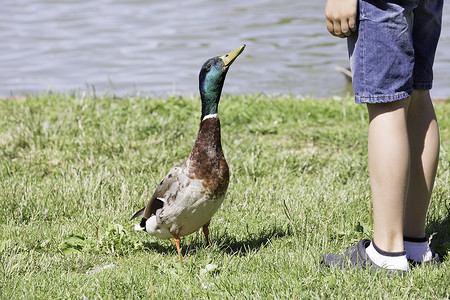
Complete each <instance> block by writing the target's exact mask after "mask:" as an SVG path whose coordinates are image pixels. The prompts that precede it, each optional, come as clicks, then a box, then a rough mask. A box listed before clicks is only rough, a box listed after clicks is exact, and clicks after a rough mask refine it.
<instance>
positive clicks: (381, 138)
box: [367, 97, 411, 252]
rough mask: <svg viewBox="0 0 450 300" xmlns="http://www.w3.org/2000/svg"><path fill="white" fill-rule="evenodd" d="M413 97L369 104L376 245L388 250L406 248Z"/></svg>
mask: <svg viewBox="0 0 450 300" xmlns="http://www.w3.org/2000/svg"><path fill="white" fill-rule="evenodd" d="M410 99H411V98H410V97H408V98H406V99H403V100H399V101H394V102H389V103H377V104H368V105H367V107H368V111H369V119H370V124H369V142H368V147H369V175H370V185H371V190H372V201H373V215H374V235H373V240H374V241H375V243H376V245H377V246H378V247H379V248H380V249H382V250H384V251H388V252H400V251H403V250H404V247H403V218H404V208H405V198H406V192H407V190H408V182H409V159H410V149H409V140H408V127H407V114H408V105H409V103H410Z"/></svg>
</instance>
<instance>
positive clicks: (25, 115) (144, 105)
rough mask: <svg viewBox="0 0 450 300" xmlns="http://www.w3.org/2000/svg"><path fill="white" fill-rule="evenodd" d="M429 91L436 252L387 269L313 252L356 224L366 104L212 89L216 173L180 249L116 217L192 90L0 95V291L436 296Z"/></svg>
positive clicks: (441, 236) (175, 136) (184, 148)
mask: <svg viewBox="0 0 450 300" xmlns="http://www.w3.org/2000/svg"><path fill="white" fill-rule="evenodd" d="M435 107H436V112H437V115H438V120H439V123H440V131H441V154H440V155H441V156H440V163H439V169H438V175H437V179H436V184H435V189H434V193H433V197H432V203H431V206H430V209H429V214H428V221H427V234H428V235H429V236H430V237H432V241H431V243H432V246H433V247H434V248H435V249H436V250H437V251H438V252H439V253H440V256H441V260H442V261H443V264H442V265H441V267H440V268H422V267H419V268H415V269H413V270H412V271H411V272H409V273H408V274H407V275H406V276H404V277H394V278H387V277H386V276H385V275H384V274H381V273H376V274H370V273H369V272H366V271H359V272H358V271H356V270H335V269H324V268H322V267H321V266H320V263H319V257H320V255H321V254H323V253H342V252H343V251H345V249H346V248H348V247H349V246H350V245H351V244H353V243H355V242H357V241H358V240H359V239H361V238H363V237H369V238H370V237H371V235H372V219H371V213H370V211H371V204H370V189H369V179H368V170H367V169H368V168H367V123H368V117H367V113H366V108H365V106H363V105H357V104H354V103H353V102H352V99H351V98H350V97H347V98H345V97H344V98H340V97H333V98H330V99H321V100H319V99H314V98H312V97H304V98H303V97H293V96H268V95H263V94H261V95H242V96H236V95H224V96H223V98H222V100H221V103H220V106H219V114H220V117H221V124H222V145H223V149H224V152H225V155H226V158H227V161H228V164H229V166H230V170H231V180H230V185H229V188H228V193H227V196H226V199H225V201H224V203H223V205H222V207H221V209H219V211H218V212H217V214H216V215H215V216H214V218H213V220H212V222H211V226H210V230H211V239H212V244H211V245H210V246H209V247H206V246H205V243H204V237H203V234H202V233H201V232H198V233H194V234H192V235H190V236H187V237H184V238H182V253H183V255H184V256H185V261H184V262H178V261H177V258H178V257H177V253H176V249H175V246H174V243H173V241H172V240H158V239H156V238H154V237H151V236H150V235H148V234H145V233H143V232H135V231H134V230H133V226H134V223H135V222H132V221H129V218H130V217H131V215H132V214H133V213H134V212H135V211H136V210H137V209H139V208H141V207H142V206H143V205H144V204H145V203H146V200H147V199H148V198H149V197H150V196H151V194H152V192H153V190H154V188H155V187H156V185H157V184H158V183H159V182H160V180H161V179H162V178H163V177H164V175H165V174H166V173H167V172H168V170H169V169H170V168H171V167H172V166H173V165H175V164H177V163H180V162H182V161H184V160H185V159H186V158H187V156H188V154H189V152H190V150H191V147H192V145H193V142H194V139H195V137H196V134H197V130H198V126H199V121H200V100H199V98H198V97H167V98H143V97H124V98H114V97H106V96H105V97H93V96H90V95H86V94H83V93H74V94H73V95H62V94H57V93H56V94H55V93H46V94H41V95H39V96H32V97H31V96H30V97H26V98H22V99H0V203H1V204H0V224H1V227H0V256H1V258H0V260H1V262H0V298H1V299H78V298H80V299H83V298H85V299H86V298H87V299H105V298H106V299H116V298H119V299H120V298H125V299H139V298H143V299H153V298H155V299H166V298H170V299H199V298H200V299H202V298H204V299H207V298H213V299H285V298H288V299H295V298H307V299H308V298H338V299H339V298H354V299H365V298H377V299H378V298H387V299H391V298H429V299H443V298H449V297H450V287H449V282H448V279H449V277H450V262H449V257H450V220H449V218H450V186H449V182H450V163H449V161H450V154H449V151H450V120H449V116H450V101H448V100H447V101H442V100H441V101H439V102H436V103H435Z"/></svg>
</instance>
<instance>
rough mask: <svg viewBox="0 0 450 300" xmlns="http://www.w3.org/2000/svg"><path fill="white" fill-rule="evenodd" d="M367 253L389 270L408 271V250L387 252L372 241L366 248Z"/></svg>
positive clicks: (373, 260)
mask: <svg viewBox="0 0 450 300" xmlns="http://www.w3.org/2000/svg"><path fill="white" fill-rule="evenodd" d="M366 253H367V255H368V256H369V258H370V260H372V262H373V263H375V264H376V265H377V266H379V267H382V268H385V269H387V270H402V271H408V270H409V266H408V260H407V259H406V252H405V251H402V252H387V251H383V250H381V249H380V248H378V247H377V246H376V245H375V243H374V242H373V240H372V242H371V243H370V245H369V247H367V248H366Z"/></svg>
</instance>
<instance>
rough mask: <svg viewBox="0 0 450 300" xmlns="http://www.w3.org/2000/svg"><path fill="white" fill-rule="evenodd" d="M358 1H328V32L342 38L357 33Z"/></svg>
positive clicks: (326, 14) (326, 10)
mask: <svg viewBox="0 0 450 300" xmlns="http://www.w3.org/2000/svg"><path fill="white" fill-rule="evenodd" d="M357 8H358V0H327V6H326V8H325V17H326V19H327V29H328V31H329V32H330V33H331V34H332V35H334V36H338V37H340V38H345V37H348V36H349V35H351V34H352V32H355V31H356V11H357Z"/></svg>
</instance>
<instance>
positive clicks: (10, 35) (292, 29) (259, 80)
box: [0, 0, 450, 97]
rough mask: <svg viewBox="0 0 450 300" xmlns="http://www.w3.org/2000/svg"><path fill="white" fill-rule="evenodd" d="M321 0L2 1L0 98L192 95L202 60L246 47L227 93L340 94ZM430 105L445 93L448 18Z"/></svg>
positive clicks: (337, 51)
mask: <svg viewBox="0 0 450 300" xmlns="http://www.w3.org/2000/svg"><path fill="white" fill-rule="evenodd" d="M324 6H325V1H324V0H322V1H291V0H279V1H271V0H247V1H241V0H227V1H225V0H214V1H206V0H185V1H170V0H169V1H168V0H96V1H88V0H2V8H1V9H0V20H2V22H0V97H1V96H3V97H4V96H8V95H10V94H14V95H23V94H26V93H36V92H41V91H47V90H52V91H58V92H72V91H75V90H79V89H81V90H89V91H92V90H93V87H95V90H96V93H97V94H105V93H107V94H109V95H118V96H121V95H130V94H144V95H162V96H164V95H168V94H196V93H197V90H198V79H197V78H198V72H199V70H200V67H201V65H202V64H203V62H204V61H205V60H206V59H208V58H210V57H212V56H217V55H222V54H225V53H227V52H229V51H231V50H234V49H235V48H237V47H238V46H239V45H241V44H243V43H245V44H247V48H246V49H245V51H244V53H243V54H242V55H241V56H240V57H239V58H238V59H237V61H236V62H235V63H234V64H233V66H232V67H231V68H230V71H229V73H228V77H227V80H226V86H225V89H224V92H227V93H255V92H264V93H269V94H274V93H275V94H286V93H292V94H301V95H307V94H308V95H313V96H318V97H325V96H330V95H335V94H338V95H340V94H345V93H346V92H347V88H348V86H347V85H346V80H345V78H344V77H343V76H342V75H341V74H339V73H338V72H336V71H335V70H334V66H335V65H342V66H346V65H347V64H348V63H347V50H346V43H345V40H341V39H338V38H334V37H332V36H331V35H329V34H328V32H327V31H326V28H325V23H324ZM448 7H449V5H448V4H446V5H445V9H444V28H443V32H442V36H441V41H440V45H439V48H438V53H437V58H436V63H435V84H434V89H433V90H432V95H433V96H434V97H448V96H449V95H450V85H449V82H450V71H449V70H450V51H449V50H450V26H449V25H450V18H449V17H448V15H447V14H446V13H445V12H446V11H448Z"/></svg>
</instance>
